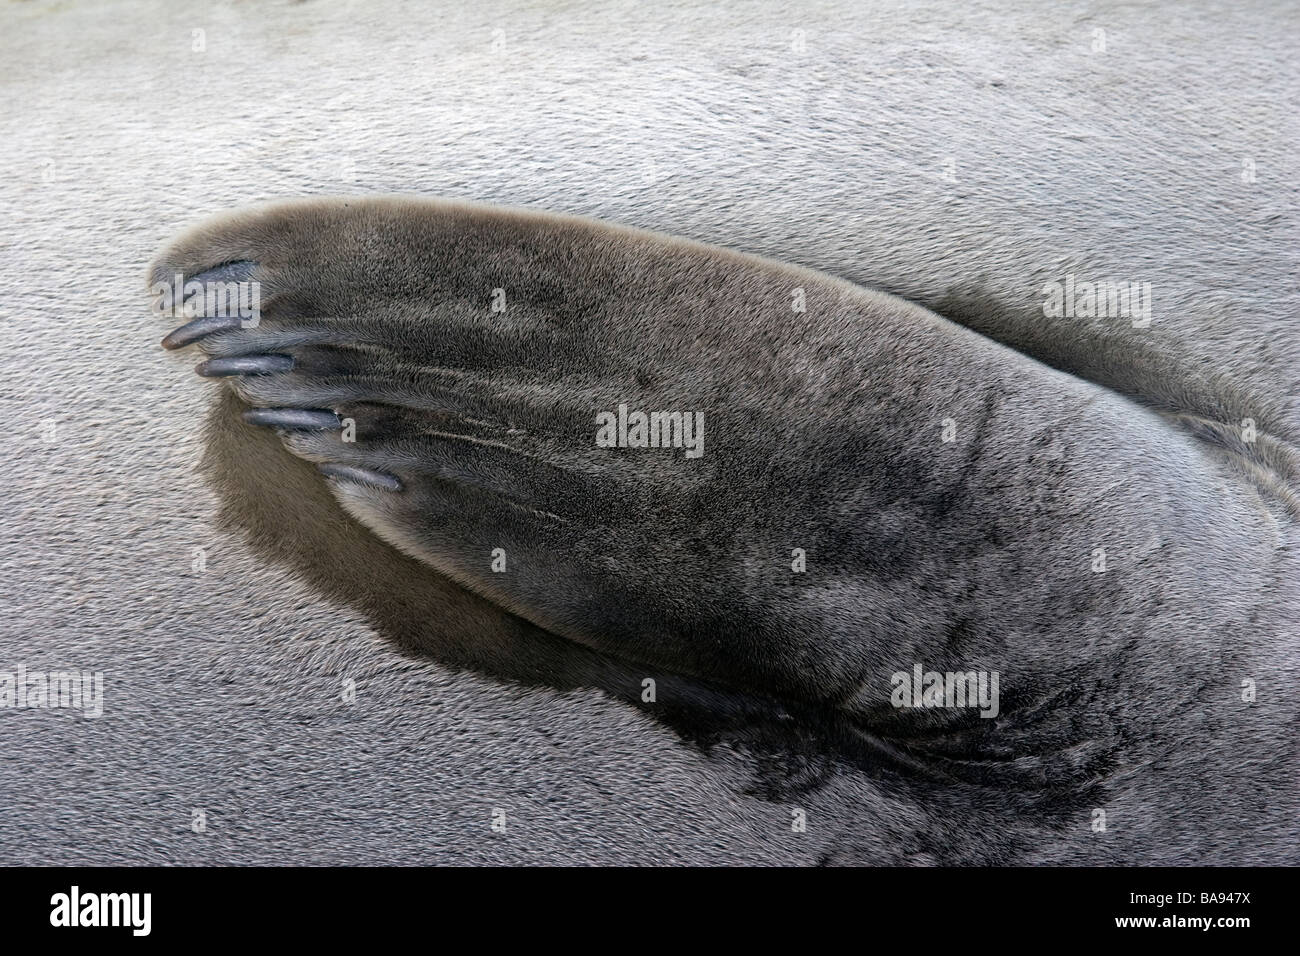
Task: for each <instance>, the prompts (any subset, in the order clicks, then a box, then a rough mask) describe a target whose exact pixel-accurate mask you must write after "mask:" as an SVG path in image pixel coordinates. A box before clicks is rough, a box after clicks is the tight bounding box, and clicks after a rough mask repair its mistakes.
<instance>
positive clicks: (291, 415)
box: [244, 408, 343, 432]
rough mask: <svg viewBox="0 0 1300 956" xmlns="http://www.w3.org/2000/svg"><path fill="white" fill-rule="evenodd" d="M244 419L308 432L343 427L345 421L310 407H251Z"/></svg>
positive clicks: (254, 422)
mask: <svg viewBox="0 0 1300 956" xmlns="http://www.w3.org/2000/svg"><path fill="white" fill-rule="evenodd" d="M244 421H246V422H248V424H250V425H267V426H269V427H271V428H288V429H292V430H294V431H308V432H323V431H330V430H331V429H335V428H342V427H343V423H342V422H341V421H339V417H338V416H337V415H335V414H334V413H333V412H326V411H322V410H320V409H310V408H250V409H249V410H248V411H246V412H244Z"/></svg>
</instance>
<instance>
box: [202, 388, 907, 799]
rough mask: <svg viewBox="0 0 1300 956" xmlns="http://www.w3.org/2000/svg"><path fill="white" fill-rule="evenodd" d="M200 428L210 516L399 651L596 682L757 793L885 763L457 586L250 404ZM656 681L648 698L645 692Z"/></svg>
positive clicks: (555, 681) (736, 693) (788, 708)
mask: <svg viewBox="0 0 1300 956" xmlns="http://www.w3.org/2000/svg"><path fill="white" fill-rule="evenodd" d="M219 394H220V398H219V399H218V401H217V402H215V403H214V405H213V407H212V409H211V411H210V413H209V415H208V417H207V421H206V423H205V446H206V447H205V452H204V456H203V460H202V463H201V470H202V472H203V475H204V477H205V479H206V480H207V481H208V482H209V483H210V484H211V485H212V486H213V488H214V489H215V491H216V492H217V495H218V499H219V501H220V513H219V521H220V523H221V526H222V527H223V528H224V529H225V530H228V531H232V532H235V533H238V534H241V535H242V536H243V537H244V538H245V539H246V540H247V542H248V543H249V545H250V546H251V547H252V548H253V550H254V551H255V552H256V553H257V554H258V555H259V556H260V557H262V558H264V559H266V560H267V561H269V562H272V563H275V564H278V565H280V566H282V567H285V568H288V569H289V570H290V571H291V572H293V573H294V574H295V575H296V576H297V577H298V578H299V579H301V580H303V581H305V582H306V583H308V584H309V585H310V586H311V587H313V588H314V589H315V590H317V591H318V592H319V593H320V594H321V595H322V596H325V597H326V598H327V599H328V600H329V601H331V602H334V603H339V604H343V605H346V606H348V607H351V608H352V609H354V610H355V611H357V612H358V613H360V614H361V616H362V617H364V618H365V620H366V621H367V623H368V624H369V625H370V626H371V627H372V628H373V629H374V630H375V632H376V633H378V634H379V635H380V636H381V637H382V638H384V639H385V640H387V641H388V642H389V643H391V644H392V645H393V647H394V648H395V649H396V650H398V651H399V652H400V653H402V654H405V655H407V656H411V657H417V658H425V659H430V660H433V661H436V662H437V663H439V664H441V665H443V666H446V667H451V668H454V669H465V670H472V671H474V672H476V673H479V674H482V675H485V676H487V677H490V678H493V679H496V680H499V681H503V682H511V683H515V684H522V685H525V686H532V687H549V688H552V689H554V690H556V691H559V692H564V691H569V690H573V689H576V688H595V689H597V690H600V691H602V692H603V693H605V694H606V695H608V696H610V697H612V698H615V699H617V700H621V701H624V702H626V703H628V704H629V705H631V706H634V707H636V708H637V709H639V710H641V711H642V712H644V713H645V714H646V715H647V716H649V717H650V718H652V719H654V720H656V721H658V722H660V723H662V724H663V725H665V726H666V727H668V728H669V729H671V730H672V731H673V732H674V733H676V734H677V735H678V736H679V737H680V738H682V739H683V740H684V741H685V742H687V743H689V744H691V745H693V746H695V747H697V748H699V749H700V750H702V751H703V752H706V753H707V752H708V751H709V750H710V749H711V748H712V747H713V746H715V745H717V744H727V745H730V746H732V747H736V748H739V749H740V750H742V751H744V752H748V753H749V754H750V756H751V757H752V758H753V759H754V761H755V773H756V775H757V776H758V777H759V778H760V779H759V780H757V781H756V782H755V784H754V785H753V787H752V788H751V789H752V791H753V792H754V793H756V794H759V795H763V796H767V797H770V798H776V797H778V796H781V795H785V794H788V793H791V792H801V791H804V790H807V789H809V788H816V787H817V786H819V785H820V784H821V783H822V782H824V781H825V780H826V779H827V778H828V777H829V776H830V775H831V774H832V772H833V770H834V768H835V766H836V765H838V764H842V763H844V762H848V763H851V764H857V763H861V762H862V761H864V760H866V761H868V762H870V763H872V764H875V763H878V762H879V761H881V760H886V761H887V760H889V759H890V755H889V754H888V753H887V752H886V751H883V750H882V751H881V752H880V753H876V754H873V753H870V752H869V751H871V750H873V749H874V748H873V747H872V746H871V744H870V742H868V743H867V744H866V745H865V746H862V747H859V746H857V745H854V746H853V747H852V748H851V749H857V750H861V751H862V752H860V753H855V754H847V753H839V752H838V751H839V750H840V749H841V746H840V745H842V744H843V741H842V740H841V741H840V745H832V743H831V742H832V741H835V740H837V739H839V738H840V737H842V735H843V732H844V728H842V727H838V726H837V725H838V724H841V723H842V722H843V721H842V718H841V717H840V716H839V715H837V714H835V713H833V712H830V711H822V710H820V709H819V710H816V711H810V710H809V709H807V708H805V707H800V706H793V705H791V704H789V703H787V702H783V701H779V700H777V699H775V698H771V697H767V696H764V695H761V694H752V693H749V692H745V691H741V690H736V689H733V688H725V687H720V686H716V685H712V684H709V683H707V682H704V681H700V680H696V679H693V678H686V677H683V676H681V675H678V674H674V673H669V672H662V671H659V670H657V669H655V668H652V667H648V666H645V665H641V664H637V663H635V662H629V661H623V660H615V659H611V658H608V657H605V656H603V655H601V654H598V653H597V652H595V651H593V650H591V649H590V648H587V647H584V646H582V645H579V644H575V643H573V642H572V641H569V640H567V639H565V638H562V637H558V636H556V635H554V634H552V633H550V632H548V631H545V630H543V629H542V628H539V627H537V626H536V625H534V624H532V623H530V622H529V621H526V620H524V619H523V618H520V617H518V616H516V615H514V614H511V613H509V612H507V611H504V610H502V609H501V608H499V607H497V606H496V605H494V604H492V603H491V602H489V601H488V600H486V599H485V598H482V597H480V596H479V595H477V594H474V593H473V592H471V591H468V590H466V589H465V588H463V587H461V586H460V585H459V584H457V583H456V582H454V581H452V580H451V579H449V578H447V577H445V576H443V575H441V574H439V573H438V572H437V571H436V570H434V569H433V568H431V567H429V566H428V565H426V564H424V563H423V562H420V561H418V560H416V559H415V558H412V557H410V556H408V555H406V554H403V553H402V552H401V551H399V550H397V549H396V548H394V547H392V546H391V545H389V544H388V543H386V542H384V541H382V540H381V539H380V538H379V537H378V536H376V535H374V534H373V533H371V532H370V531H369V530H368V529H367V528H365V527H364V526H363V525H361V524H360V523H359V522H358V521H357V520H356V519H355V518H353V517H352V516H351V515H349V514H348V513H347V512H346V511H344V510H343V508H342V507H340V505H339V504H338V502H337V501H335V499H334V497H333V496H332V495H331V494H330V491H329V489H328V487H327V486H326V483H325V481H324V479H322V478H321V476H320V474H319V473H318V472H317V471H316V469H315V468H314V467H313V466H312V465H311V464H310V463H308V462H306V461H304V460H303V459H301V458H298V457H296V456H294V455H292V454H290V453H289V452H288V451H286V450H285V448H284V446H283V445H282V444H281V442H280V440H279V439H278V438H277V437H276V434H275V432H274V431H272V430H271V429H266V428H259V427H257V426H254V425H250V424H247V423H246V422H244V421H243V420H242V418H241V417H240V416H241V413H242V412H243V411H244V410H245V409H246V408H247V407H248V406H246V405H245V404H244V403H243V402H241V401H240V400H239V398H237V397H236V396H235V395H234V394H233V393H232V392H230V391H229V390H226V389H222V390H221V391H220V393H219ZM647 678H650V679H653V680H654V691H655V693H654V697H655V699H654V700H653V701H652V702H647V701H644V700H643V699H642V694H643V689H644V685H643V682H644V681H645V680H646V679H647Z"/></svg>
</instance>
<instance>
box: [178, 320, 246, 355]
mask: <svg viewBox="0 0 1300 956" xmlns="http://www.w3.org/2000/svg"><path fill="white" fill-rule="evenodd" d="M240 321H241V320H240V318H239V316H237V315H227V316H213V317H211V318H202V319H195V320H194V321H193V322H187V323H186V324H185V325H182V326H181V327H180V328H179V329H177V330H176V331H174V332H173V333H172V334H171V335H169V336H167V338H165V339H163V340H162V347H163V348H165V349H181V348H184V347H185V346H187V345H189V344H190V343H191V342H197V341H198V340H199V339H201V338H203V337H204V336H205V335H211V334H212V333H213V332H226V331H229V330H230V329H237V328H239V323H240Z"/></svg>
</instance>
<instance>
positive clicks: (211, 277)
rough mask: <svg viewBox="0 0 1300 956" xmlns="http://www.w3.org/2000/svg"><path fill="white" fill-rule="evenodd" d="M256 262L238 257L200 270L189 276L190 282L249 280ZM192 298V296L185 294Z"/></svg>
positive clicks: (203, 283)
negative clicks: (204, 270)
mask: <svg viewBox="0 0 1300 956" xmlns="http://www.w3.org/2000/svg"><path fill="white" fill-rule="evenodd" d="M256 265H257V263H255V262H249V261H248V260H247V259H240V260H239V261H238V262H227V263H226V264H225V265H220V266H217V267H216V268H213V269H209V270H208V271H207V272H200V273H199V274H198V275H196V276H190V278H189V281H188V282H186V285H188V284H189V283H190V282H198V283H200V284H202V285H207V284H208V283H209V282H250V281H252V278H253V269H254V268H255V267H256ZM187 298H193V296H187Z"/></svg>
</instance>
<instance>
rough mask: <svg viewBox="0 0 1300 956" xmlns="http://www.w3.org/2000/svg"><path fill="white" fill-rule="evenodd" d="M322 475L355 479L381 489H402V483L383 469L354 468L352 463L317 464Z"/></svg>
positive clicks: (360, 483) (345, 479)
mask: <svg viewBox="0 0 1300 956" xmlns="http://www.w3.org/2000/svg"><path fill="white" fill-rule="evenodd" d="M316 467H317V468H318V469H319V470H320V473H321V474H322V475H325V476H326V477H327V478H342V479H343V480H344V481H355V482H356V483H357V484H359V485H369V486H370V487H371V488H378V489H380V490H381V491H401V490H402V483H401V482H400V481H398V480H397V479H396V478H394V477H393V476H392V475H386V474H384V473H383V472H382V471H371V470H370V469H368V468H353V467H352V466H351V465H331V464H325V465H317V466H316Z"/></svg>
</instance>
